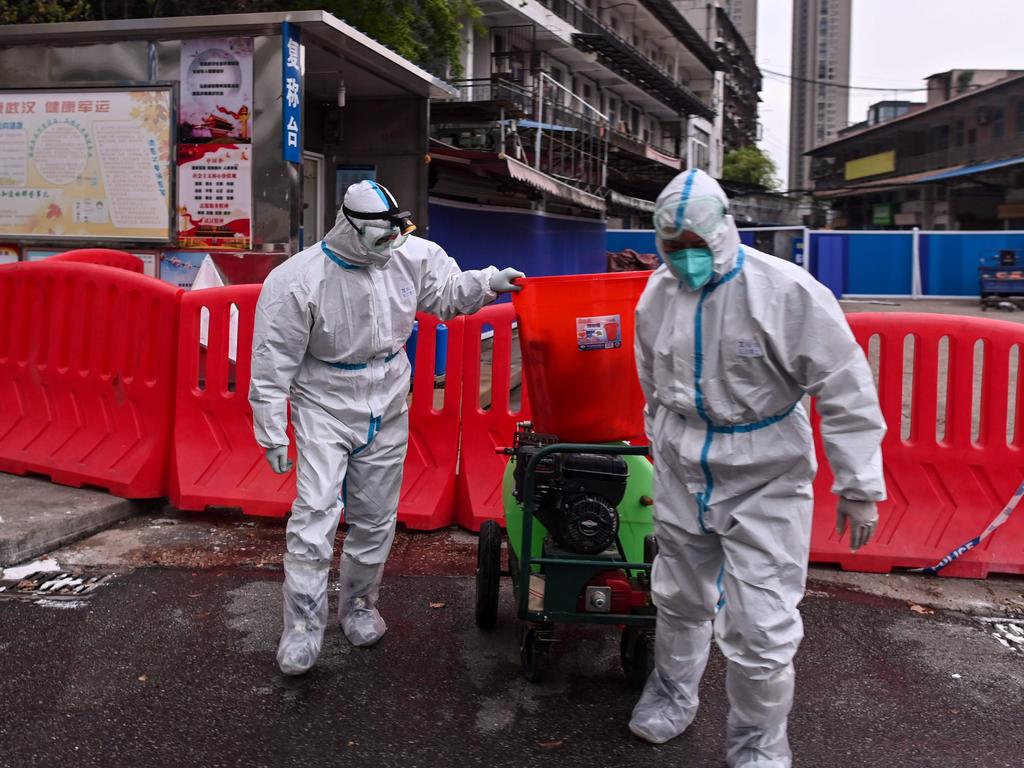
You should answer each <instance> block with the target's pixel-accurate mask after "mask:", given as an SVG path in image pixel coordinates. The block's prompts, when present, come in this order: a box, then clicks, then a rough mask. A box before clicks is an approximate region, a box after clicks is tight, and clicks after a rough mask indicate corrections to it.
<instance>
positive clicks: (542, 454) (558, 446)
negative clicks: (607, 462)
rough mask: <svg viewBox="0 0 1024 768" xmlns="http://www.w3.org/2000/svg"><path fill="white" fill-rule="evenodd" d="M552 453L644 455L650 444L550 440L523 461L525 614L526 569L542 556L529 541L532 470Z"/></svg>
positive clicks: (525, 594)
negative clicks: (524, 466) (537, 553)
mask: <svg viewBox="0 0 1024 768" xmlns="http://www.w3.org/2000/svg"><path fill="white" fill-rule="evenodd" d="M553 453H602V454H609V455H613V456H647V455H649V454H650V448H649V447H648V446H646V445H606V444H594V443H554V444H553V445H545V446H544V447H543V448H541V449H540V450H539V451H537V452H536V453H535V454H534V455H533V456H532V457H531V458H530V461H529V463H528V464H527V465H526V477H525V479H524V483H523V541H522V552H523V554H524V555H526V553H529V554H530V557H523V558H522V562H521V564H520V568H521V573H520V576H521V578H520V581H519V585H520V586H519V595H518V597H519V606H518V608H519V615H520V616H525V615H526V613H527V612H528V611H527V609H528V607H529V605H530V602H529V601H530V569H531V568H532V567H533V566H534V565H535V564H537V563H538V562H539V561H540V560H542V559H543V558H534V557H532V555H533V552H532V550H531V547H530V543H531V542H532V541H533V516H534V512H533V505H534V498H533V497H534V495H535V494H536V482H535V481H534V471H535V470H536V469H537V466H538V465H539V464H540V462H541V461H542V460H543V459H545V458H547V457H548V456H550V455H551V454H553Z"/></svg>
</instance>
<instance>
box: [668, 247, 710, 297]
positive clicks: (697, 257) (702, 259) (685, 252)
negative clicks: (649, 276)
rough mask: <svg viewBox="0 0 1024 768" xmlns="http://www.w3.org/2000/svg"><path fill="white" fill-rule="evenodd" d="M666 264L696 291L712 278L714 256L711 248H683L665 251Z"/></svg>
mask: <svg viewBox="0 0 1024 768" xmlns="http://www.w3.org/2000/svg"><path fill="white" fill-rule="evenodd" d="M665 264H666V265H667V266H668V268H669V270H670V271H671V272H672V274H673V275H675V276H676V277H678V278H679V279H680V280H681V281H683V282H684V283H686V285H687V286H688V287H689V288H690V290H691V291H695V290H697V289H698V288H700V287H701V286H702V285H704V284H705V283H706V282H707V281H708V280H710V279H711V268H712V266H713V265H714V256H713V255H712V253H711V249H710V248H683V249H681V250H678V251H668V252H667V253H665Z"/></svg>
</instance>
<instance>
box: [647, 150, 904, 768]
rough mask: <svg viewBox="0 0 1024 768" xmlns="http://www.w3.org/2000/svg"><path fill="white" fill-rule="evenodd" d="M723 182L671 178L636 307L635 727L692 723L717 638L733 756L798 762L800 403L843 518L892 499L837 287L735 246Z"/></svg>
mask: <svg viewBox="0 0 1024 768" xmlns="http://www.w3.org/2000/svg"><path fill="white" fill-rule="evenodd" d="M727 210H728V201H727V199H726V197H725V195H724V193H723V192H722V190H721V188H720V187H719V186H718V184H717V183H716V182H715V181H714V180H713V179H712V178H711V177H710V176H708V175H707V174H705V173H704V172H702V171H699V170H691V171H686V172H684V173H682V174H680V175H679V176H677V177H676V178H675V179H674V180H673V181H672V182H670V183H669V185H668V186H667V187H665V189H664V190H663V191H662V193H661V195H660V196H659V197H658V201H657V206H656V208H655V213H654V226H655V230H656V236H657V243H658V250H659V252H660V254H661V256H662V258H663V260H664V265H663V266H661V267H660V268H659V269H658V270H657V271H655V272H654V274H653V275H652V276H651V279H650V281H649V283H648V284H647V287H646V289H645V290H644V293H643V295H642V297H641V298H640V301H639V303H638V305H637V310H636V361H637V370H638V372H639V377H640V383H641V386H642V388H643V391H644V395H645V398H646V401H647V406H646V411H645V417H646V420H647V433H648V437H649V439H650V441H651V445H652V449H653V454H654V467H655V481H654V483H655V484H654V494H655V506H654V530H655V537H656V539H657V542H658V555H657V557H656V558H655V560H654V564H653V572H652V577H651V590H652V596H653V601H654V603H655V605H656V607H657V609H658V617H657V630H656V638H655V669H654V671H653V672H652V673H651V675H650V677H649V678H648V681H647V684H646V686H645V688H644V691H643V694H642V695H641V697H640V701H639V702H638V703H637V705H636V707H635V709H634V710H633V716H632V719H631V720H630V723H629V727H630V730H631V731H632V732H633V733H634V734H636V735H637V736H639V737H640V738H643V739H646V740H647V741H650V742H654V743H656V744H660V743H663V742H665V741H668V740H669V739H671V738H674V737H675V736H678V735H679V734H681V733H682V732H683V731H684V730H686V728H687V726H689V724H690V723H691V721H692V720H693V718H694V716H695V715H696V713H697V703H698V700H697V687H698V684H699V682H700V679H701V676H702V675H703V673H704V667H705V665H706V664H707V660H708V653H709V650H710V642H711V636H712V634H714V636H715V639H716V640H717V642H718V645H719V648H720V649H721V651H722V653H723V655H724V656H725V658H726V659H727V663H728V672H727V675H726V690H727V693H728V697H729V706H730V709H729V718H728V727H727V732H728V751H727V761H728V764H729V766H730V768H752V767H753V766H757V768H788V766H790V764H791V761H792V756H791V752H790V748H789V742H788V739H787V737H786V720H787V717H788V715H789V710H790V707H791V705H792V701H793V689H794V673H793V663H792V662H793V656H794V654H795V653H796V650H797V646H798V645H799V644H800V640H801V639H802V637H803V624H802V623H801V619H800V613H799V611H798V610H797V605H798V603H799V602H800V600H801V598H802V597H803V594H804V585H805V580H806V576H807V559H808V552H809V548H810V535H811V511H812V504H813V502H812V490H811V483H812V481H813V479H814V474H815V472H816V470H817V465H816V462H815V457H814V446H813V443H812V439H811V427H810V424H809V422H808V418H807V413H806V412H805V410H804V407H803V406H802V405H801V402H800V401H801V399H802V398H803V397H804V395H811V396H813V397H816V398H817V403H818V410H819V412H820V414H821V434H822V437H823V440H824V444H825V450H826V453H827V454H828V459H829V463H830V464H831V466H832V470H833V472H834V474H835V485H834V486H833V489H832V490H833V491H834V492H835V493H836V494H838V495H839V497H840V498H839V502H838V504H839V506H838V521H837V522H838V530H839V532H840V533H842V532H843V530H844V529H845V527H847V526H849V528H850V531H851V545H852V547H853V548H854V549H857V548H858V547H860V546H862V545H864V544H866V543H867V541H868V539H869V538H870V537H871V535H872V532H873V531H874V528H875V525H876V523H877V520H878V513H877V510H876V502H878V501H879V500H881V499H884V498H885V484H884V480H883V476H882V454H881V447H880V445H881V441H882V436H883V435H884V434H885V423H884V421H883V419H882V415H881V412H880V410H879V407H878V396H877V393H876V391H875V385H874V381H873V379H872V375H871V370H870V369H869V367H868V364H867V361H866V359H865V357H864V353H863V352H862V350H861V348H860V347H859V346H858V345H857V342H856V341H855V340H854V338H853V334H852V333H851V332H850V328H849V326H848V325H847V323H846V320H845V318H844V316H843V313H842V311H841V310H840V308H839V305H838V303H837V302H836V300H835V298H834V297H833V296H832V294H831V293H830V292H829V290H828V289H827V288H825V286H823V285H821V284H820V283H818V282H817V281H816V280H815V279H814V278H813V277H812V276H811V275H810V274H808V273H807V272H805V271H804V270H803V269H801V268H800V267H798V266H796V265H793V264H790V263H788V262H785V261H782V260H780V259H776V258H775V257H773V256H768V255H766V254H763V253H760V252H759V251H756V250H754V249H752V248H747V247H745V246H741V245H740V238H739V233H738V232H737V230H736V225H735V223H734V222H733V219H732V217H731V216H729V215H728V213H727Z"/></svg>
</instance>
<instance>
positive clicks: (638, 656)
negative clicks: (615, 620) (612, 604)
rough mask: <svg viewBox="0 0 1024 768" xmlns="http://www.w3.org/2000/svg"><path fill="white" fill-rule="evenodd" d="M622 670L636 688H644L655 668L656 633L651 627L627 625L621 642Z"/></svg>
mask: <svg viewBox="0 0 1024 768" xmlns="http://www.w3.org/2000/svg"><path fill="white" fill-rule="evenodd" d="M619 656H620V657H621V658H622V671H623V673H625V675H626V680H627V681H628V682H629V684H630V685H631V686H633V687H634V688H643V687H644V683H646V682H647V678H648V677H650V675H651V672H652V671H653V670H654V633H653V632H652V631H651V630H649V629H641V628H639V627H625V628H624V629H623V630H622V640H621V642H620V643H619Z"/></svg>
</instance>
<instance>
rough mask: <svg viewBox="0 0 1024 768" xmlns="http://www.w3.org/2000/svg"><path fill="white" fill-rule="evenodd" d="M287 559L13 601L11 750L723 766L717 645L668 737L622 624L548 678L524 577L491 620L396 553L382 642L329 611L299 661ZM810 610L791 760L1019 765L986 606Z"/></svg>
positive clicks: (14, 755)
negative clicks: (280, 653) (651, 722)
mask: <svg viewBox="0 0 1024 768" xmlns="http://www.w3.org/2000/svg"><path fill="white" fill-rule="evenodd" d="M280 578H281V576H280V572H279V571H277V570H274V569H267V568H264V569H255V568H254V569H246V568H238V567H232V568H216V567H214V568H202V569H197V570H192V569H190V568H165V567H152V566H150V567H142V568H138V569H136V570H130V571H128V572H126V573H124V574H123V575H119V576H117V577H115V578H114V579H113V580H112V581H111V582H109V583H108V584H107V585H105V586H103V587H101V588H100V589H99V590H97V591H96V592H95V593H94V594H93V596H92V597H91V598H89V599H88V600H85V601H80V602H78V603H74V602H72V603H38V602H26V601H20V600H19V601H15V600H3V601H0V702H2V706H3V711H4V716H3V718H0V766H3V768H8V767H10V768H31V767H33V766H46V768H63V767H65V766H67V767H68V768H71V767H72V766H73V767H74V768H88V767H89V766H102V767H103V768H119V767H121V766H123V767H124V768H140V767H143V766H203V767H204V768H220V767H225V768H226V767H227V766H240V767H241V766H244V768H259V767H260V766H275V767H276V766H301V767H302V768H315V767H316V766H365V767H366V768H373V767H375V766H430V767H431V768H433V767H435V766H436V767H437V768H441V767H442V766H444V767H447V766H476V765H481V766H484V765H486V766H519V767H522V766H588V767H590V766H644V768H647V767H648V766H651V765H674V766H702V767H704V766H713V767H716V768H717V767H718V766H722V765H724V760H723V754H724V724H725V713H726V703H725V696H724V686H723V681H724V665H723V662H722V659H721V657H720V656H718V655H717V653H716V654H714V655H713V657H712V662H711V664H710V665H709V668H708V673H707V675H706V677H705V682H704V686H703V690H702V696H703V704H702V709H701V712H700V714H699V715H698V718H697V720H696V722H695V723H694V724H693V726H691V728H690V730H689V731H688V732H687V733H686V734H685V735H684V736H683V737H681V738H679V739H677V740H675V741H674V742H671V743H669V744H667V745H665V746H662V747H653V746H650V745H648V744H645V743H643V742H640V741H638V740H636V739H635V738H633V737H632V736H631V735H630V733H629V732H628V730H627V728H626V722H627V720H628V718H629V713H630V710H631V708H632V706H633V703H634V702H635V700H636V696H637V693H636V691H634V690H632V689H630V688H629V687H628V686H627V684H626V683H625V681H624V679H623V677H622V674H621V672H620V670H619V663H618V637H617V633H616V631H615V630H604V629H598V628H593V627H579V628H570V629H564V631H560V635H559V636H560V639H561V642H559V643H557V644H556V646H555V651H554V659H553V670H552V674H551V677H550V679H549V680H548V681H547V682H546V683H544V684H542V685H533V684H530V683H528V682H526V681H525V680H524V679H523V678H522V677H521V675H520V671H519V663H518V647H517V636H516V630H515V622H514V621H513V618H512V614H511V611H512V601H511V595H510V594H507V593H506V594H505V595H504V596H503V598H504V602H503V608H502V614H501V616H500V617H499V627H498V629H497V630H496V631H495V632H494V633H491V634H484V633H481V632H480V631H478V630H477V629H476V627H475V626H474V624H473V618H472V600H473V581H472V579H470V578H467V577H465V576H458V577H439V576H406V575H402V574H400V573H395V572H394V570H392V572H391V574H390V575H389V577H388V579H387V580H386V582H385V585H384V590H383V597H382V602H383V606H382V607H383V612H384V615H385V618H386V619H387V621H388V623H389V626H390V631H389V633H388V635H387V637H386V638H385V639H384V641H382V642H381V644H379V645H378V646H377V647H375V648H372V649H368V650H364V649H355V648H351V647H350V646H349V645H348V643H347V642H346V641H345V639H344V637H343V636H342V635H341V633H340V630H338V629H337V627H336V625H334V624H333V621H332V625H331V627H330V628H329V633H328V636H327V640H326V643H325V650H324V653H323V655H322V657H321V663H320V664H319V666H318V667H317V668H316V669H315V670H314V671H312V672H311V673H310V674H308V675H307V676H305V677H303V678H285V677H284V676H282V675H281V674H279V673H278V671H277V669H276V665H275V663H274V651H275V648H276V643H277V637H278V632H279V627H280V614H279V611H280V592H279V584H280ZM441 603H443V606H439V604H441ZM432 604H433V605H434V606H435V607H432ZM332 608H333V604H332ZM804 617H805V623H806V628H807V638H806V640H805V641H804V645H803V647H802V649H801V652H800V655H799V657H798V691H797V701H796V705H795V708H794V713H793V716H792V717H791V720H790V731H791V740H792V744H793V749H794V753H795V758H796V759H795V765H797V766H808V767H810V766H813V767H814V768H824V767H826V766H837V767H839V766H841V767H842V768H861V767H867V766H871V767H872V768H874V767H875V766H878V767H881V766H886V768H888V767H889V766H901V767H903V768H906V767H911V768H926V767H929V766H935V767H936V768H939V767H940V766H941V768H948V766H957V768H968V767H969V766H979V767H981V766H984V767H985V768H1000V767H1001V766H1006V767H1007V768H1009V767H1010V766H1012V767H1013V768H1019V766H1021V765H1022V762H1024V757H1022V755H1024V729H1022V728H1021V720H1020V718H1021V713H1022V712H1024V654H1021V653H1015V652H1012V651H1009V650H1007V649H1006V648H1005V647H1003V646H1002V645H1001V644H1000V643H998V642H997V641H996V640H995V639H994V638H993V637H992V636H991V634H990V633H989V630H988V628H986V627H985V626H984V625H983V624H982V623H980V622H978V621H977V620H973V619H967V618H965V617H960V616H959V615H957V614H943V613H941V612H939V613H934V614H918V613H914V612H912V611H910V610H908V607H907V605H906V604H905V603H902V602H895V601H887V600H885V599H882V598H877V597H872V596H866V595H862V594H857V593H851V592H844V591H836V590H834V589H832V588H824V587H822V586H821V585H817V586H816V585H813V584H812V588H811V591H810V592H809V595H808V598H807V599H806V600H805V602H804Z"/></svg>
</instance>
